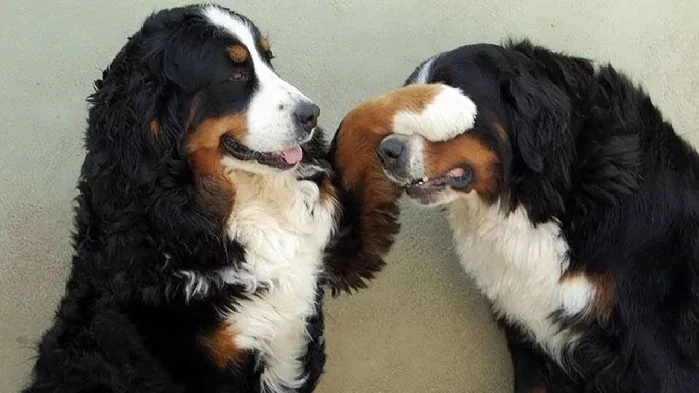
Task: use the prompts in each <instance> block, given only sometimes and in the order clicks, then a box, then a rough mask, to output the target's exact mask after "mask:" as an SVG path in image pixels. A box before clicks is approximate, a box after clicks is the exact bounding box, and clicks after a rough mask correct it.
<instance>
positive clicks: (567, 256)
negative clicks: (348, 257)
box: [337, 40, 699, 393]
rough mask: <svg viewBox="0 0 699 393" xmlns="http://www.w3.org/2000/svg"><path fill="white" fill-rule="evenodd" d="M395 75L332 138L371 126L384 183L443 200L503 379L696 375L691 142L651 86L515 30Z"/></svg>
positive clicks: (557, 392) (650, 386) (660, 387)
mask: <svg viewBox="0 0 699 393" xmlns="http://www.w3.org/2000/svg"><path fill="white" fill-rule="evenodd" d="M405 85H406V86H404V87H403V88H400V89H398V90H396V91H393V92H390V93H387V94H385V95H383V96H380V97H377V98H374V99H370V100H367V101H365V102H364V103H362V104H360V105H358V106H357V107H356V108H355V109H353V110H352V111H351V112H350V113H348V115H347V116H346V117H345V119H344V120H343V122H342V126H341V129H340V131H339V135H338V136H337V138H338V140H339V142H340V144H342V142H343V141H345V142H344V143H347V144H357V145H360V144H362V143H367V147H366V148H367V149H368V148H370V146H371V145H373V144H374V143H375V141H376V140H380V145H379V148H378V149H377V154H378V156H379V159H378V161H380V165H381V166H382V167H383V169H384V170H385V173H386V174H387V175H388V176H389V177H390V178H391V179H392V182H393V186H394V187H395V188H396V189H397V190H399V191H400V192H402V191H404V192H405V194H407V196H408V197H409V198H410V199H412V200H414V201H417V202H418V203H419V204H422V205H429V206H439V207H441V208H442V209H444V210H445V211H446V213H447V215H448V219H449V221H450V225H451V227H452V230H453V236H454V241H455V246H456V251H457V253H458V255H459V257H460V261H461V264H462V265H463V268H464V269H465V270H466V272H467V273H468V274H469V275H470V276H471V277H472V278H473V280H474V282H475V284H476V285H477V286H478V287H479V288H480V290H481V291H482V292H483V294H484V295H485V296H486V297H487V299H488V300H489V301H490V302H491V304H492V306H493V310H494V313H495V315H496V316H497V317H498V318H499V320H501V322H502V324H503V325H504V328H505V331H506V335H507V338H508V343H509V348H510V351H511V355H512V360H513V363H514V373H515V391H516V392H517V393H525V392H528V393H534V392H536V393H544V392H545V393H583V392H599V393H622V392H623V393H661V392H662V393H690V392H699V157H698V156H697V152H696V151H695V150H694V149H693V148H692V147H691V146H690V145H689V144H688V143H687V142H686V141H685V140H683V139H682V138H681V137H680V136H678V134H677V133H676V132H675V131H674V130H673V127H672V125H671V124H670V123H669V122H668V121H667V120H665V119H664V118H663V116H662V115H661V113H660V111H659V110H658V108H657V107H656V106H654V104H653V103H652V101H651V99H650V98H649V97H648V95H647V94H646V93H645V92H644V91H643V90H642V89H641V88H640V87H638V86H636V85H634V84H633V83H632V82H631V81H630V80H629V78H628V77H626V76H625V75H624V74H622V73H620V72H619V71H617V70H615V69H614V68H613V67H612V66H610V65H603V66H602V65H600V66H597V65H594V64H593V63H592V62H591V61H589V60H587V59H584V58H579V57H573V56H570V55H567V54H564V53H557V52H553V51H551V50H549V49H547V48H543V47H540V46H537V45H534V44H532V43H530V42H529V41H526V40H525V41H522V42H509V43H507V44H505V45H502V46H498V45H489V44H477V45H468V46H463V47H460V48H457V49H454V50H451V51H448V52H445V53H441V54H439V55H436V56H434V57H432V58H430V59H428V60H426V61H425V62H423V63H422V64H421V65H420V66H419V67H418V68H417V69H416V70H415V71H414V72H413V73H412V75H410V77H409V78H408V79H407V81H406V83H405ZM372 165H376V162H374V164H372ZM394 203H395V202H394Z"/></svg>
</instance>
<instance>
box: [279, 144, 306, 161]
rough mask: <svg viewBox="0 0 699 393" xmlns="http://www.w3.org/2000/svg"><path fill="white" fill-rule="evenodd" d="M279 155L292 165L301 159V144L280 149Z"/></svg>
mask: <svg viewBox="0 0 699 393" xmlns="http://www.w3.org/2000/svg"><path fill="white" fill-rule="evenodd" d="M281 155H282V158H283V159H284V161H285V162H286V163H287V164H289V165H293V164H296V163H298V162H299V161H301V158H303V151H302V150H301V146H296V147H292V148H291V149H287V150H284V151H282V153H281Z"/></svg>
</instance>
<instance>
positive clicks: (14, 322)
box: [0, 0, 699, 393]
mask: <svg viewBox="0 0 699 393" xmlns="http://www.w3.org/2000/svg"><path fill="white" fill-rule="evenodd" d="M178 3H179V4H183V2H181V1H140V0H121V1H104V0H101V1H92V2H84V1H77V0H57V1H52V2H50V3H49V2H40V1H34V2H31V1H14V2H13V1H8V0H5V1H3V2H2V3H1V4H0V59H1V60H0V92H1V93H0V94H2V97H3V102H5V104H3V107H4V108H5V109H4V110H2V111H0V128H1V129H2V131H1V132H0V222H2V223H3V224H2V225H1V226H0V255H2V258H0V391H2V392H11V391H17V390H18V389H19V388H20V387H21V386H22V385H23V384H24V383H25V382H26V381H27V376H28V373H29V369H30V367H31V365H32V362H33V359H32V356H33V350H32V348H33V345H34V344H35V342H36V341H37V339H38V338H39V336H40V334H41V333H42V332H43V330H44V329H46V328H47V326H48V324H49V322H50V320H51V315H52V313H53V310H54V308H55V306H56V302H57V301H58V299H59V296H60V295H61V293H62V291H63V286H64V279H65V276H66V274H67V266H68V261H69V257H70V252H71V250H70V244H69V233H70V230H71V220H72V213H71V207H72V198H73V197H74V196H75V190H74V185H75V182H76V178H77V175H78V171H79V166H80V163H81V160H82V154H83V152H82V140H81V139H82V135H83V129H84V119H85V117H86V111H85V109H86V105H85V102H84V98H85V97H86V96H87V95H88V94H89V93H90V92H91V84H92V81H93V80H94V79H96V78H97V77H98V76H99V75H100V70H101V69H102V68H103V67H104V66H105V65H106V64H107V63H108V62H109V61H110V60H111V58H112V57H113V56H114V55H115V54H116V52H117V51H118V50H119V48H120V47H121V45H122V44H123V43H124V42H125V39H126V37H127V36H128V35H129V34H131V33H132V32H134V31H135V30H136V29H137V28H138V26H139V25H140V23H141V22H142V20H143V18H144V17H145V16H146V15H147V14H148V13H150V12H151V11H153V10H156V9H159V8H162V7H169V6H174V5H176V4H178ZM222 4H224V5H226V6H229V7H231V8H234V9H237V10H239V11H241V12H243V13H244V14H247V15H248V16H249V17H251V18H252V19H253V20H255V21H256V22H257V23H258V24H259V26H261V28H262V30H263V31H265V32H267V33H268V34H269V37H270V40H271V42H272V45H273V47H274V51H275V53H276V55H277V60H276V63H277V65H278V69H279V71H280V72H281V73H282V74H283V75H284V76H285V77H286V78H287V79H288V80H290V81H292V82H293V83H294V84H296V85H297V86H298V87H299V88H300V89H301V90H303V91H304V92H305V93H306V94H307V95H308V96H310V97H312V98H314V99H315V100H316V102H318V103H319V104H320V105H321V107H322V115H321V118H322V122H323V123H324V125H325V126H326V127H327V128H328V129H335V127H336V126H337V124H338V121H339V120H340V119H341V117H342V116H343V114H344V113H345V111H347V110H348V109H349V108H350V107H351V106H352V105H353V104H355V103H357V102H359V101H360V100H361V99H362V98H364V97H368V96H371V95H374V94H377V93H380V92H382V91H385V90H387V89H391V88H394V87H397V86H398V85H400V84H401V82H402V81H403V80H404V79H405V77H406V76H407V75H408V74H409V73H410V72H411V71H412V70H413V67H415V66H416V65H417V64H418V63H419V62H420V61H421V60H422V59H424V58H426V57H428V56H430V55H432V54H434V53H436V52H438V51H443V50H446V49H450V48H453V47H455V46H458V45H461V44H465V43H474V42H500V41H501V40H503V39H504V38H506V37H508V36H514V37H524V36H527V37H530V38H532V39H534V40H535V41H537V42H539V43H542V44H545V45H548V46H550V47H552V48H555V49H560V50H566V51H570V52H573V53H575V54H580V55H584V56H588V57H592V58H594V59H598V60H600V61H612V62H613V63H614V64H616V65H617V66H618V67H620V68H622V69H624V70H626V71H628V72H629V73H630V74H631V75H632V76H633V77H634V79H635V80H638V81H642V82H643V84H644V85H645V86H646V88H647V89H648V91H649V92H650V93H651V95H652V97H654V100H655V102H656V103H657V104H658V105H659V106H660V107H661V108H662V109H663V110H664V112H665V114H666V115H667V117H668V118H669V119H671V120H672V121H673V122H674V124H675V126H676V128H677V130H678V131H679V132H680V133H682V134H684V135H686V136H687V138H689V139H690V140H692V141H699V129H698V128H697V126H696V124H697V123H698V122H699V111H698V110H697V108H699V98H698V97H699V95H698V94H697V91H699V61H698V59H697V54H696V50H697V48H699V18H697V14H699V2H697V1H696V0H674V1H662V2H661V1H657V0H617V1H601V0H588V1H578V0H565V1H564V0H558V1H552V0H550V1H546V0H530V1H501V0H500V1H480V2H478V1H462V0H431V1H423V0H401V1H397V0H394V1H383V2H378V1H376V0H304V1H280V0H239V1H230V0H229V1H226V0H223V1H222ZM404 223H405V231H404V232H403V233H402V235H401V237H400V240H399V242H398V244H397V245H396V247H395V250H394V252H393V253H392V255H391V256H390V258H389V260H390V264H389V267H388V268H387V269H386V271H385V272H384V273H383V274H382V275H381V277H380V278H379V279H378V280H376V281H375V283H374V284H373V285H372V287H371V288H370V289H369V290H366V291H364V292H363V293H360V294H358V295H356V296H353V297H342V298H339V299H334V300H332V301H330V302H329V303H328V307H327V309H328V319H329V322H328V327H327V343H328V351H329V356H330V360H329V364H328V368H327V374H326V376H325V378H324V380H323V383H322V385H321V387H320V389H319V391H320V392H321V393H330V392H333V393H344V392H348V393H349V392H366V393H372V392H386V393H391V392H434V393H450V392H460V393H463V392H474V393H475V392H479V393H480V392H508V391H510V387H511V379H512V372H511V369H510V363H509V359H508V355H507V352H506V348H505V345H504V342H503V339H502V336H501V333H500V332H499V331H498V330H497V329H496V326H495V324H494V323H493V321H492V319H491V317H490V316H489V313H488V309H487V306H486V305H485V303H484V301H483V299H482V298H481V297H480V295H479V294H478V292H477V291H476V290H475V289H474V288H473V285H472V284H471V282H470V281H469V280H468V278H467V277H465V275H464V274H462V273H461V270H460V268H459V267H458V265H457V262H456V260H455V258H454V256H453V254H452V252H451V251H450V241H449V236H450V235H449V232H448V230H447V227H446V226H445V223H444V220H443V219H442V218H441V217H440V216H439V215H438V214H435V213H434V212H427V211H421V210H417V209H414V208H412V207H410V208H408V209H407V210H406V214H405V215H404Z"/></svg>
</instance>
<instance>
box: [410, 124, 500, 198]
mask: <svg viewBox="0 0 699 393" xmlns="http://www.w3.org/2000/svg"><path fill="white" fill-rule="evenodd" d="M423 161H424V165H425V175H426V176H427V177H429V178H436V177H439V176H441V175H444V174H445V173H447V172H449V171H450V170H452V169H454V168H456V167H459V166H462V165H467V166H468V167H470V168H471V169H472V170H473V171H474V179H473V183H472V185H471V189H473V190H475V191H476V192H477V193H478V195H479V196H480V197H481V198H482V199H483V200H485V201H487V202H489V203H492V202H494V201H495V200H496V199H497V197H498V194H499V188H500V183H501V179H500V173H499V171H500V169H499V168H500V160H499V159H498V156H497V154H496V153H495V152H494V151H493V150H492V149H490V148H489V147H487V146H486V145H484V144H483V143H482V142H481V141H479V140H478V139H477V138H476V137H474V136H471V135H468V134H464V135H460V136H458V137H456V138H454V139H450V140H448V141H445V142H429V141H425V142H424V152H423Z"/></svg>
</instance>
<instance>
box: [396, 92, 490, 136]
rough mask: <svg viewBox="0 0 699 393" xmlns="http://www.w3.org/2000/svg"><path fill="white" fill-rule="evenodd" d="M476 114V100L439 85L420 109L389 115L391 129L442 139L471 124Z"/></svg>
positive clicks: (470, 126)
mask: <svg viewBox="0 0 699 393" xmlns="http://www.w3.org/2000/svg"><path fill="white" fill-rule="evenodd" d="M476 114H477V110H476V104H475V103H474V102H473V101H472V100H471V99H470V98H468V97H467V96H466V95H464V94H463V93H462V92H461V90H460V89H458V88H455V87H451V86H447V85H440V90H439V92H438V93H437V94H436V95H435V96H434V98H433V99H432V102H430V103H429V104H428V105H427V106H426V107H425V108H424V109H423V110H422V111H420V112H414V111H410V110H402V111H399V112H397V113H396V114H395V115H394V116H393V132H394V133H396V134H405V135H420V136H422V137H423V138H425V139H427V140H428V141H432V142H442V141H446V140H449V139H452V138H454V137H455V136H457V135H459V134H462V133H464V132H465V131H466V130H470V129H471V128H473V125H474V123H475V121H476Z"/></svg>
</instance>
